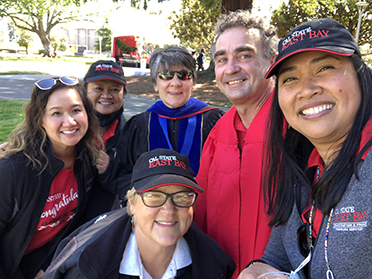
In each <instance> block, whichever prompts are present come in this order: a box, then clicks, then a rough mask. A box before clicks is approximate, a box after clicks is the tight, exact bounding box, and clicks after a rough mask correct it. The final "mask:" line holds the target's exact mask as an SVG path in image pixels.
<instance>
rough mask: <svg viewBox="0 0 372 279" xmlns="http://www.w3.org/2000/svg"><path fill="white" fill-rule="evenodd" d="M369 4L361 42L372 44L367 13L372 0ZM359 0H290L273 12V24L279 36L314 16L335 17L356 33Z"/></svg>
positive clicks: (371, 21) (363, 23) (370, 22)
mask: <svg viewBox="0 0 372 279" xmlns="http://www.w3.org/2000/svg"><path fill="white" fill-rule="evenodd" d="M366 2H367V3H369V6H368V7H367V9H366V10H365V12H364V15H363V17H362V24H361V28H360V36H359V44H360V45H362V44H365V43H369V44H371V43H372V42H371V37H372V28H371V27H372V19H370V18H368V16H366V15H368V14H369V15H371V13H372V0H367V1H366ZM356 3H357V0H347V1H346V0H289V1H288V4H284V3H282V5H281V6H280V7H279V8H278V9H277V10H275V11H274V12H273V15H272V17H271V24H273V25H274V26H276V28H277V30H278V35H279V37H285V36H286V35H287V34H288V32H289V31H290V30H291V29H292V28H293V27H295V26H297V25H299V24H301V23H303V22H306V21H308V20H310V19H313V18H325V17H329V18H333V19H335V20H337V21H338V22H340V23H342V24H343V25H344V26H345V27H346V28H348V30H349V31H350V32H351V34H353V35H354V36H355V35H356V31H357V26H358V18H359V12H358V8H357V5H356Z"/></svg>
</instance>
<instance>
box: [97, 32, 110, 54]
mask: <svg viewBox="0 0 372 279" xmlns="http://www.w3.org/2000/svg"><path fill="white" fill-rule="evenodd" d="M99 36H101V37H102V41H101V50H102V52H107V51H110V50H111V38H112V30H111V29H110V28H108V27H105V26H104V27H101V28H100V29H98V30H97V39H96V42H95V44H94V49H96V50H97V51H99V39H98V37H99Z"/></svg>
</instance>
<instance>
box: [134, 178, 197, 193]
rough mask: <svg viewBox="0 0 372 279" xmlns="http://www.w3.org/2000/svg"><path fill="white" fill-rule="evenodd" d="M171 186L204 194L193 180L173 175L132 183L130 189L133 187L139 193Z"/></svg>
mask: <svg viewBox="0 0 372 279" xmlns="http://www.w3.org/2000/svg"><path fill="white" fill-rule="evenodd" d="M171 185H179V186H185V187H187V188H190V189H192V190H194V191H196V192H199V193H202V192H204V190H203V188H201V187H200V186H199V185H198V184H197V183H196V181H195V180H191V179H189V178H186V177H184V176H182V175H175V174H159V175H154V176H149V177H145V178H143V179H140V180H137V181H134V182H133V183H132V187H134V189H135V190H136V191H137V192H139V193H142V192H146V191H150V190H153V189H156V188H159V187H163V186H171Z"/></svg>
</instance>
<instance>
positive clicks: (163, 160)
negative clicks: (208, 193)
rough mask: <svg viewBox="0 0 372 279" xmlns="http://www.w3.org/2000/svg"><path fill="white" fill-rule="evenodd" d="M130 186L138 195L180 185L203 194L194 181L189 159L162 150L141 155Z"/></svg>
mask: <svg viewBox="0 0 372 279" xmlns="http://www.w3.org/2000/svg"><path fill="white" fill-rule="evenodd" d="M131 185H132V187H134V189H135V190H136V192H139V193H142V192H146V191H150V190H153V189H156V188H158V187H162V186H169V185H180V186H185V187H188V188H190V189H192V190H194V191H196V192H199V193H201V192H204V190H203V188H201V187H200V186H199V185H198V184H197V183H196V181H195V179H194V172H193V171H192V169H191V167H190V163H189V158H187V156H186V155H184V154H180V153H178V152H176V151H174V150H171V149H163V148H158V149H154V150H151V151H148V152H145V153H142V155H141V156H140V157H139V158H138V160H137V161H136V163H135V165H134V167H133V172H132V183H131Z"/></svg>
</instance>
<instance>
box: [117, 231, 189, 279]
mask: <svg viewBox="0 0 372 279" xmlns="http://www.w3.org/2000/svg"><path fill="white" fill-rule="evenodd" d="M191 263H192V260H191V253H190V248H189V245H188V244H187V242H186V240H185V239H184V238H183V237H181V238H180V239H179V240H178V241H177V244H176V249H175V250H174V253H173V256H172V260H171V262H170V264H169V265H168V268H167V270H166V271H165V273H164V274H163V276H162V277H161V279H173V278H174V277H175V276H176V274H177V270H179V269H181V268H184V267H186V266H188V265H190V264H191ZM119 273H120V274H125V275H131V276H139V278H140V279H152V277H151V276H150V274H148V272H147V271H146V269H145V268H144V267H143V265H142V262H141V256H140V253H139V250H138V246H137V240H136V236H135V234H134V233H131V235H130V237H129V239H128V242H127V245H126V247H125V251H124V254H123V259H122V260H121V263H120V269H119Z"/></svg>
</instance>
